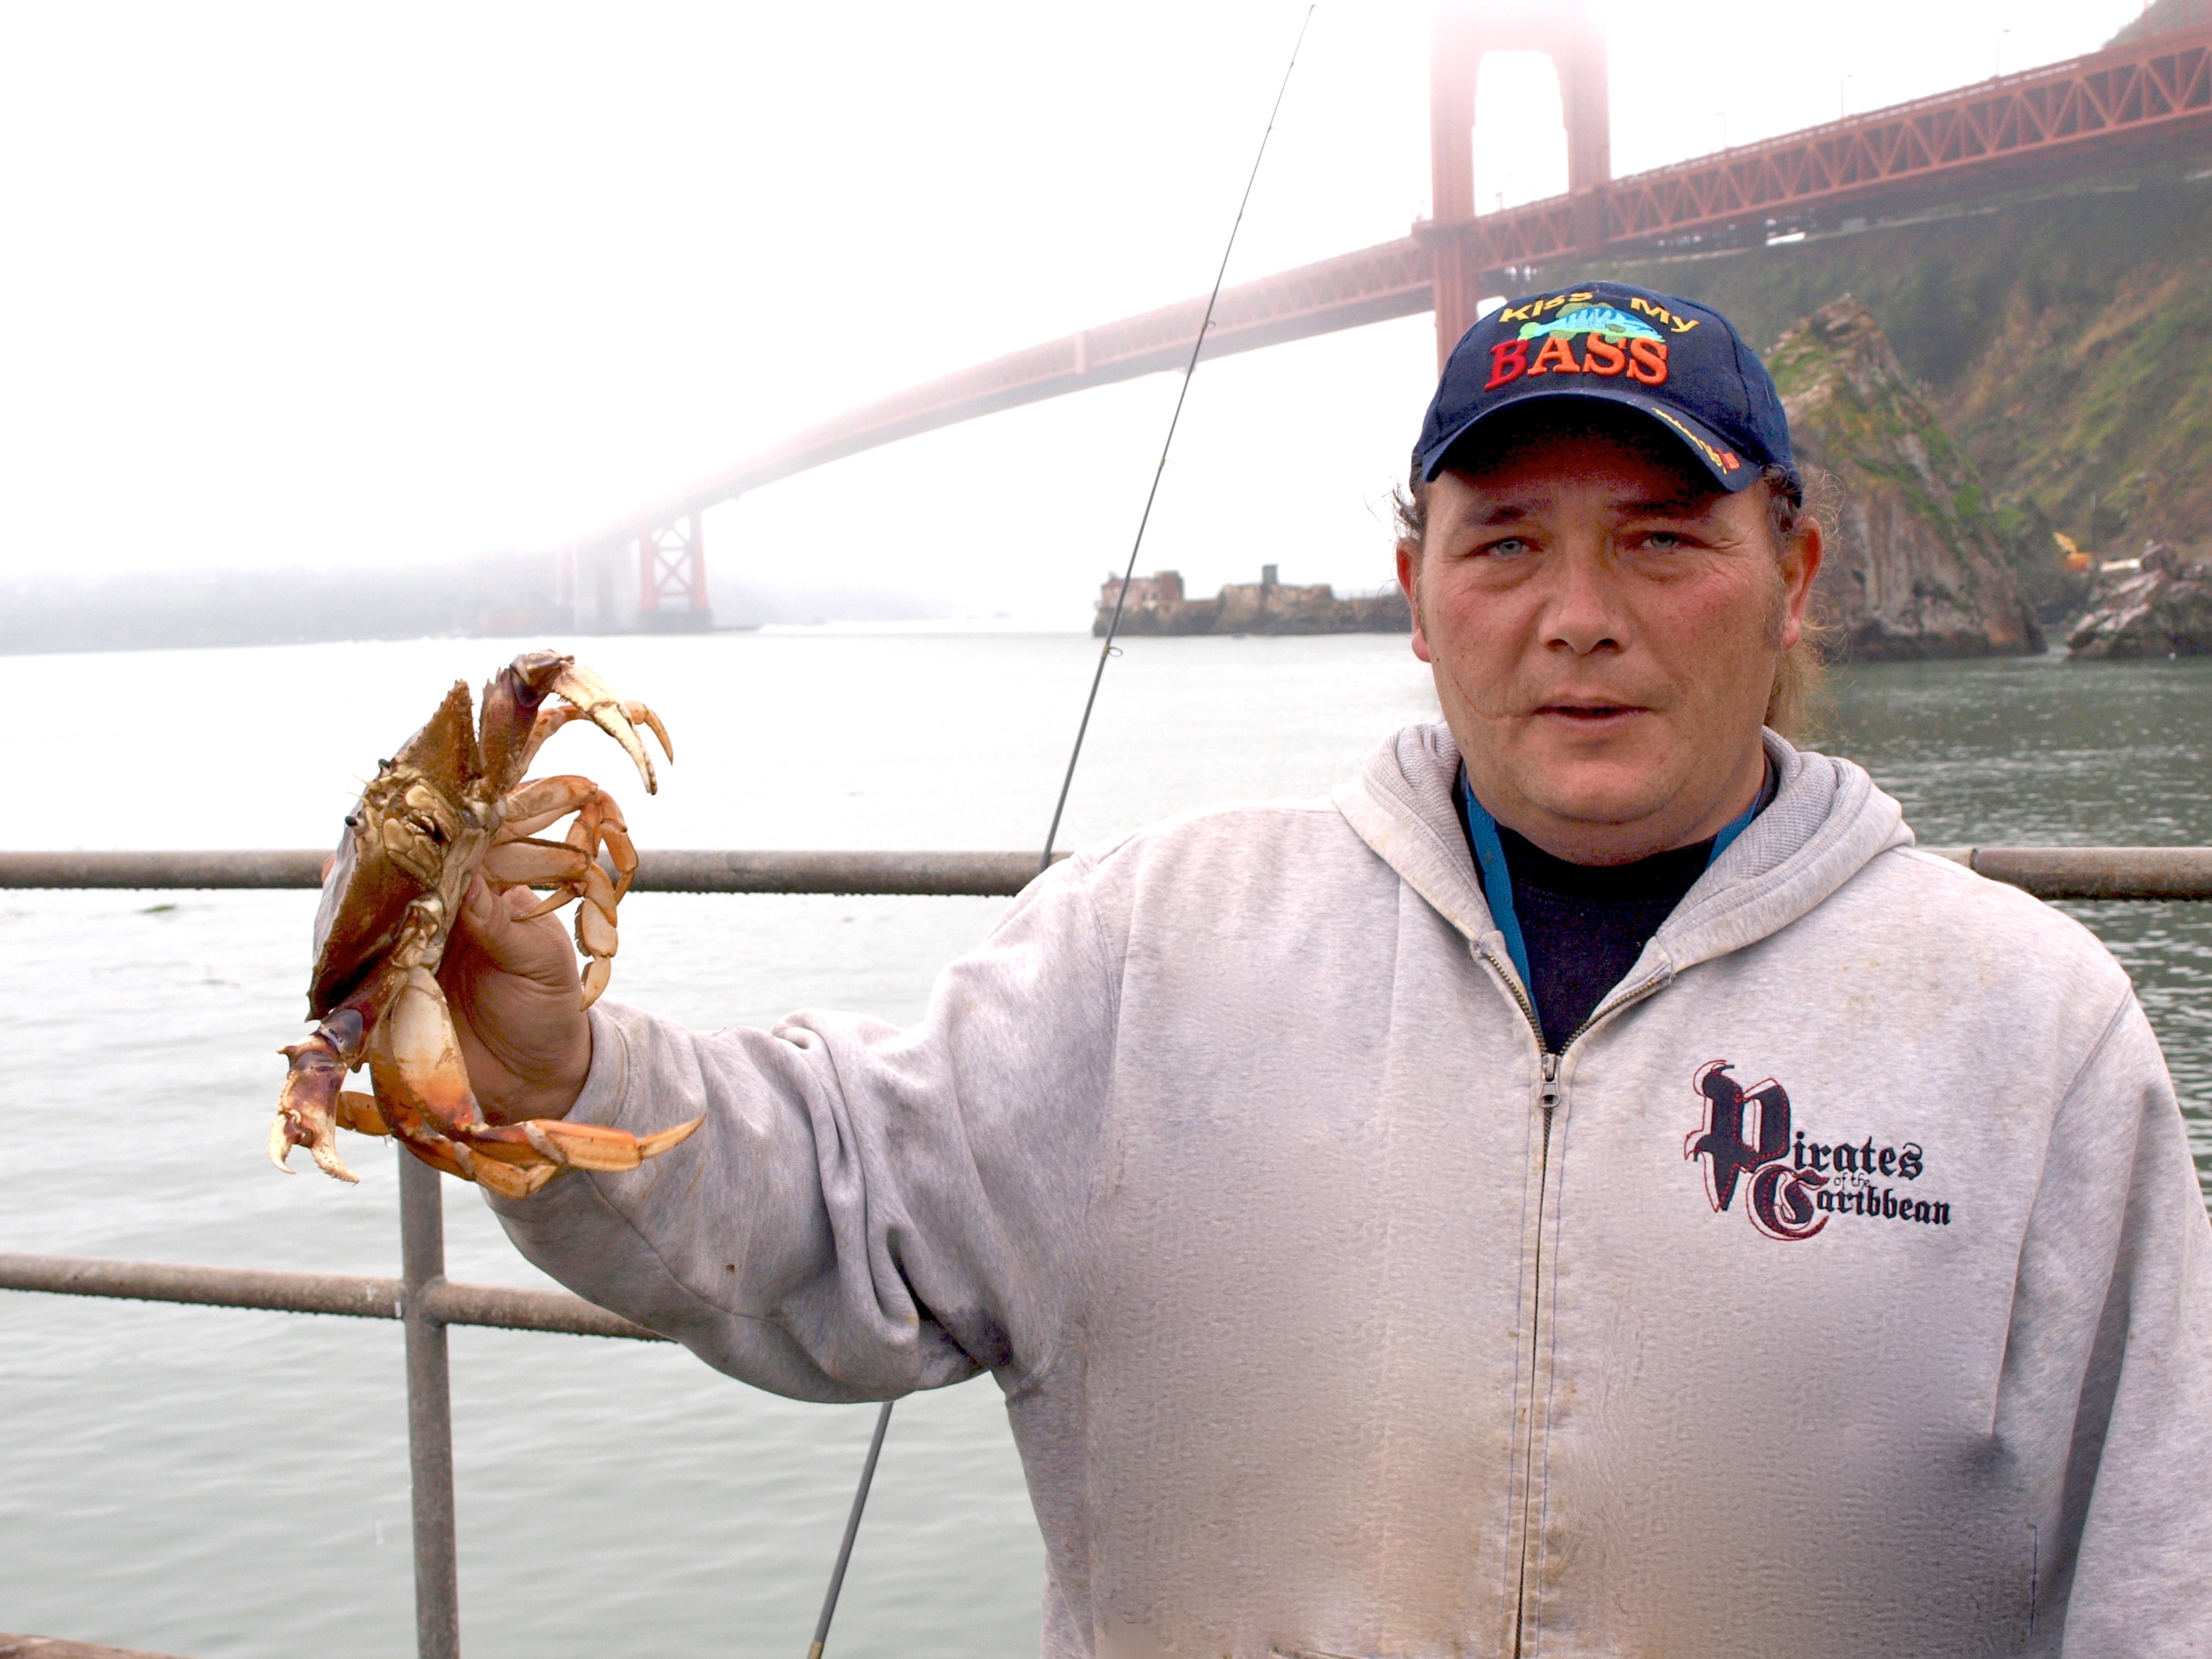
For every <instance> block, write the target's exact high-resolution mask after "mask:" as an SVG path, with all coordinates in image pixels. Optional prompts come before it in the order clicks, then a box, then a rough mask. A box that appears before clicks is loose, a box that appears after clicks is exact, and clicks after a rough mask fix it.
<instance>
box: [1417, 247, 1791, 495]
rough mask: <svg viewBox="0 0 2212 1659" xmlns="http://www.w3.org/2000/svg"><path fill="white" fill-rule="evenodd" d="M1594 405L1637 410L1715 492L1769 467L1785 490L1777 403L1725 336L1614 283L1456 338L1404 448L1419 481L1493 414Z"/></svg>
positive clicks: (1656, 297) (1720, 321) (1758, 367)
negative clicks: (1414, 438)
mask: <svg viewBox="0 0 2212 1659" xmlns="http://www.w3.org/2000/svg"><path fill="white" fill-rule="evenodd" d="M1535 398H1600V399H1602V400H1603V401H1605V402H1607V403H1614V404H1626V405H1627V406H1628V407H1629V408H1631V409H1640V410H1643V411H1644V413H1645V414H1647V415H1649V416H1651V417H1652V419H1654V420H1655V421H1657V422H1659V423H1660V424H1662V426H1664V427H1666V428H1668V430H1669V431H1671V432H1672V433H1673V434H1674V435H1675V436H1676V437H1677V438H1679V439H1680V440H1681V441H1682V443H1683V445H1684V446H1685V447H1686V448H1687V449H1688V450H1689V451H1690V453H1692V454H1693V455H1695V456H1696V457H1697V458H1698V459H1699V460H1700V461H1702V462H1704V463H1705V466H1706V468H1707V469H1708V470H1709V471H1711V473H1712V475H1713V477H1715V478H1716V479H1717V480H1718V481H1719V483H1720V485H1721V488H1722V489H1727V490H1738V489H1744V488H1746V487H1747V486H1748V485H1750V484H1751V483H1754V482H1755V481H1756V480H1757V479H1758V477H1759V474H1760V473H1761V471H1764V470H1765V468H1767V467H1769V466H1779V467H1782V468H1784V469H1786V470H1787V471H1788V472H1789V473H1790V477H1791V479H1792V481H1793V482H1794V481H1795V480H1796V477H1797V464H1796V460H1795V459H1793V458H1792V457H1791V455H1790V422H1789V419H1788V417H1787V416H1784V414H1783V412H1782V394H1781V393H1780V392H1777V391H1776V390H1775V388H1774V378H1773V376H1771V375H1770V374H1768V373H1767V372H1766V365H1765V364H1764V363H1762V362H1759V354H1758V353H1757V352H1755V351H1753V349H1751V347H1750V346H1749V345H1747V344H1746V343H1745V342H1744V338H1743V337H1742V336H1741V334H1738V333H1737V332H1736V331H1735V325H1734V324H1733V323H1731V322H1729V319H1727V318H1725V317H1723V316H1722V315H1721V314H1720V313H1718V312H1717V311H1715V310H1712V309H1711V307H1706V306H1701V305H1698V304H1696V303H1695V302H1693V301H1689V300H1679V299H1676V298H1675V297H1674V295H1669V294H1654V293H1653V292H1651V291H1650V289H1642V288H1632V287H1630V286H1629V285H1628V284H1627V283H1572V284H1570V285H1568V286H1566V287H1564V288H1558V289H1550V290H1547V292H1544V293H1541V294H1534V295H1528V297H1527V298H1525V299H1520V300H1515V301H1511V302H1510V304H1508V305H1506V306H1505V307H1504V308H1502V309H1500V310H1498V311H1493V312H1492V313H1490V315H1488V316H1487V317H1485V318H1484V319H1482V320H1481V321H1480V322H1478V323H1477V324H1475V325H1474V327H1473V328H1471V329H1469V330H1468V331H1467V333H1466V335H1465V337H1462V339H1461V341H1460V343H1458V344H1457V345H1456V346H1455V347H1453V348H1452V354H1451V356H1450V357H1449V359H1448V360H1447V361H1446V362H1445V363H1444V372H1443V378H1442V379H1440V380H1438V381H1437V395H1436V397H1435V398H1433V399H1432V400H1431V402H1430V404H1429V413H1428V418H1427V419H1426V420H1425V421H1423V422H1421V438H1420V441H1419V443H1418V444H1416V445H1415V446H1414V447H1413V471H1414V474H1415V476H1416V477H1419V478H1421V479H1423V480H1430V479H1433V478H1434V477H1436V476H1437V473H1438V472H1440V471H1443V465H1444V459H1445V457H1446V456H1448V455H1449V454H1450V453H1451V452H1452V450H1453V448H1454V447H1455V446H1456V445H1458V444H1460V443H1461V442H1462V441H1464V440H1465V439H1466V438H1467V437H1468V435H1470V434H1472V433H1473V432H1474V430H1475V428H1477V427H1479V426H1480V425H1481V424H1482V423H1483V422H1485V421H1486V420H1488V419H1489V418H1490V417H1491V416H1492V415H1495V414H1497V413H1498V410H1502V409H1510V408H1512V407H1513V406H1515V405H1516V404H1525V403H1528V402H1530V401H1531V400H1533V399H1535Z"/></svg>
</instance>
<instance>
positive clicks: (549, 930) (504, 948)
mask: <svg viewBox="0 0 2212 1659" xmlns="http://www.w3.org/2000/svg"><path fill="white" fill-rule="evenodd" d="M536 903H538V895H536V894H534V893H532V891H531V890H529V889H528V888H526V887H515V888H510V889H509V890H507V892H505V893H503V894H502V893H495V892H493V891H492V890H491V889H490V888H489V887H487V886H485V885H484V884H483V878H477V880H476V881H474V882H472V883H471V884H470V887H469V890H468V895H467V896H466V897H465V899H463V900H462V902H461V914H460V915H459V918H458V919H457V921H455V923H454V926H453V933H452V934H451V936H450V937H449V938H448V939H447V943H446V958H445V962H444V963H443V964H442V965H441V967H440V968H439V969H438V982H439V984H440V985H441V986H442V987H444V988H445V992H446V1000H447V1004H449V1005H450V1006H451V1007H452V1008H453V1030H455V1031H456V1032H457V1033H458V1034H459V1036H460V1040H461V1057H462V1059H464V1060H466V1061H467V1062H468V1068H469V1085H470V1087H471V1088H472V1089H473V1090H474V1091H476V1097H477V1102H478V1103H479V1104H481V1105H482V1106H483V1109H484V1115H485V1116H486V1117H488V1118H489V1119H490V1120H491V1121H493V1122H494V1123H512V1122H514V1121H516V1120H518V1119H520V1118H526V1117H562V1116H564V1115H567V1113H568V1109H569V1108H570V1107H572V1106H574V1104H575V1103H576V1097H577V1096H578V1095H579V1094H580V1093H581V1092H582V1091H583V1087H584V1078H585V1075H586V1073H588V1072H589V1071H590V1070H591V1067H592V1027H591V1022H590V1021H589V1020H588V1019H586V1018H585V1015H584V1011H583V1008H582V1006H581V1003H582V1000H583V988H582V983H581V981H580V979H579V978H578V976H577V973H576V952H575V948H574V946H573V945H571V944H570V943H569V942H568V932H567V930H566V929H564V928H563V927H562V926H561V924H560V922H559V921H556V919H555V918H553V917H551V916H540V917H538V919H537V920H536V921H519V920H517V918H518V916H519V915H520V913H522V912H523V911H526V910H527V909H529V908H531V907H532V906H533V905H535V904H536Z"/></svg>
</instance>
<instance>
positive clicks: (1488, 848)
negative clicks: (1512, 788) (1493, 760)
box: [1459, 773, 1536, 985]
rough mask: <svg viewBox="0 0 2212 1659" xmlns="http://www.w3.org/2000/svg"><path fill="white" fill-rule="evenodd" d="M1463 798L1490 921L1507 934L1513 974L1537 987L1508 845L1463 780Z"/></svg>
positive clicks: (1488, 813) (1472, 790)
mask: <svg viewBox="0 0 2212 1659" xmlns="http://www.w3.org/2000/svg"><path fill="white" fill-rule="evenodd" d="M1459 793H1460V799H1462V801H1464V802H1465V803H1466V804H1467V835H1468V840H1469V841H1471V842H1474V861H1475V863H1476V864H1478V865H1480V866H1481V869H1482V895H1483V896H1484V897H1485V898H1486V899H1488V900H1489V901H1490V919H1491V921H1493V922H1495V923H1497V924H1498V932H1499V933H1503V934H1504V935H1505V954H1506V955H1507V956H1509V957H1512V958H1513V971H1514V972H1515V973H1516V974H1518V975H1521V982H1522V984H1523V985H1534V983H1535V982H1536V976H1535V975H1534V974H1532V973H1530V972H1529V971H1528V945H1527V943H1526V942H1525V941H1524V940H1523V939H1522V937H1521V919H1520V918H1519V917H1518V916H1516V915H1514V914H1513V872H1511V871H1510V870H1509V869H1507V868H1506V867H1505V843H1504V842H1501V841H1499V840H1498V820H1497V819H1496V818H1493V817H1491V816H1490V809H1489V808H1487V807H1486V806H1485V805H1483V804H1482V803H1481V802H1480V801H1479V800H1477V799H1475V798H1474V785H1472V784H1470V783H1468V781H1467V778H1466V775H1465V774H1464V773H1462V775H1461V777H1460V791H1459Z"/></svg>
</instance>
